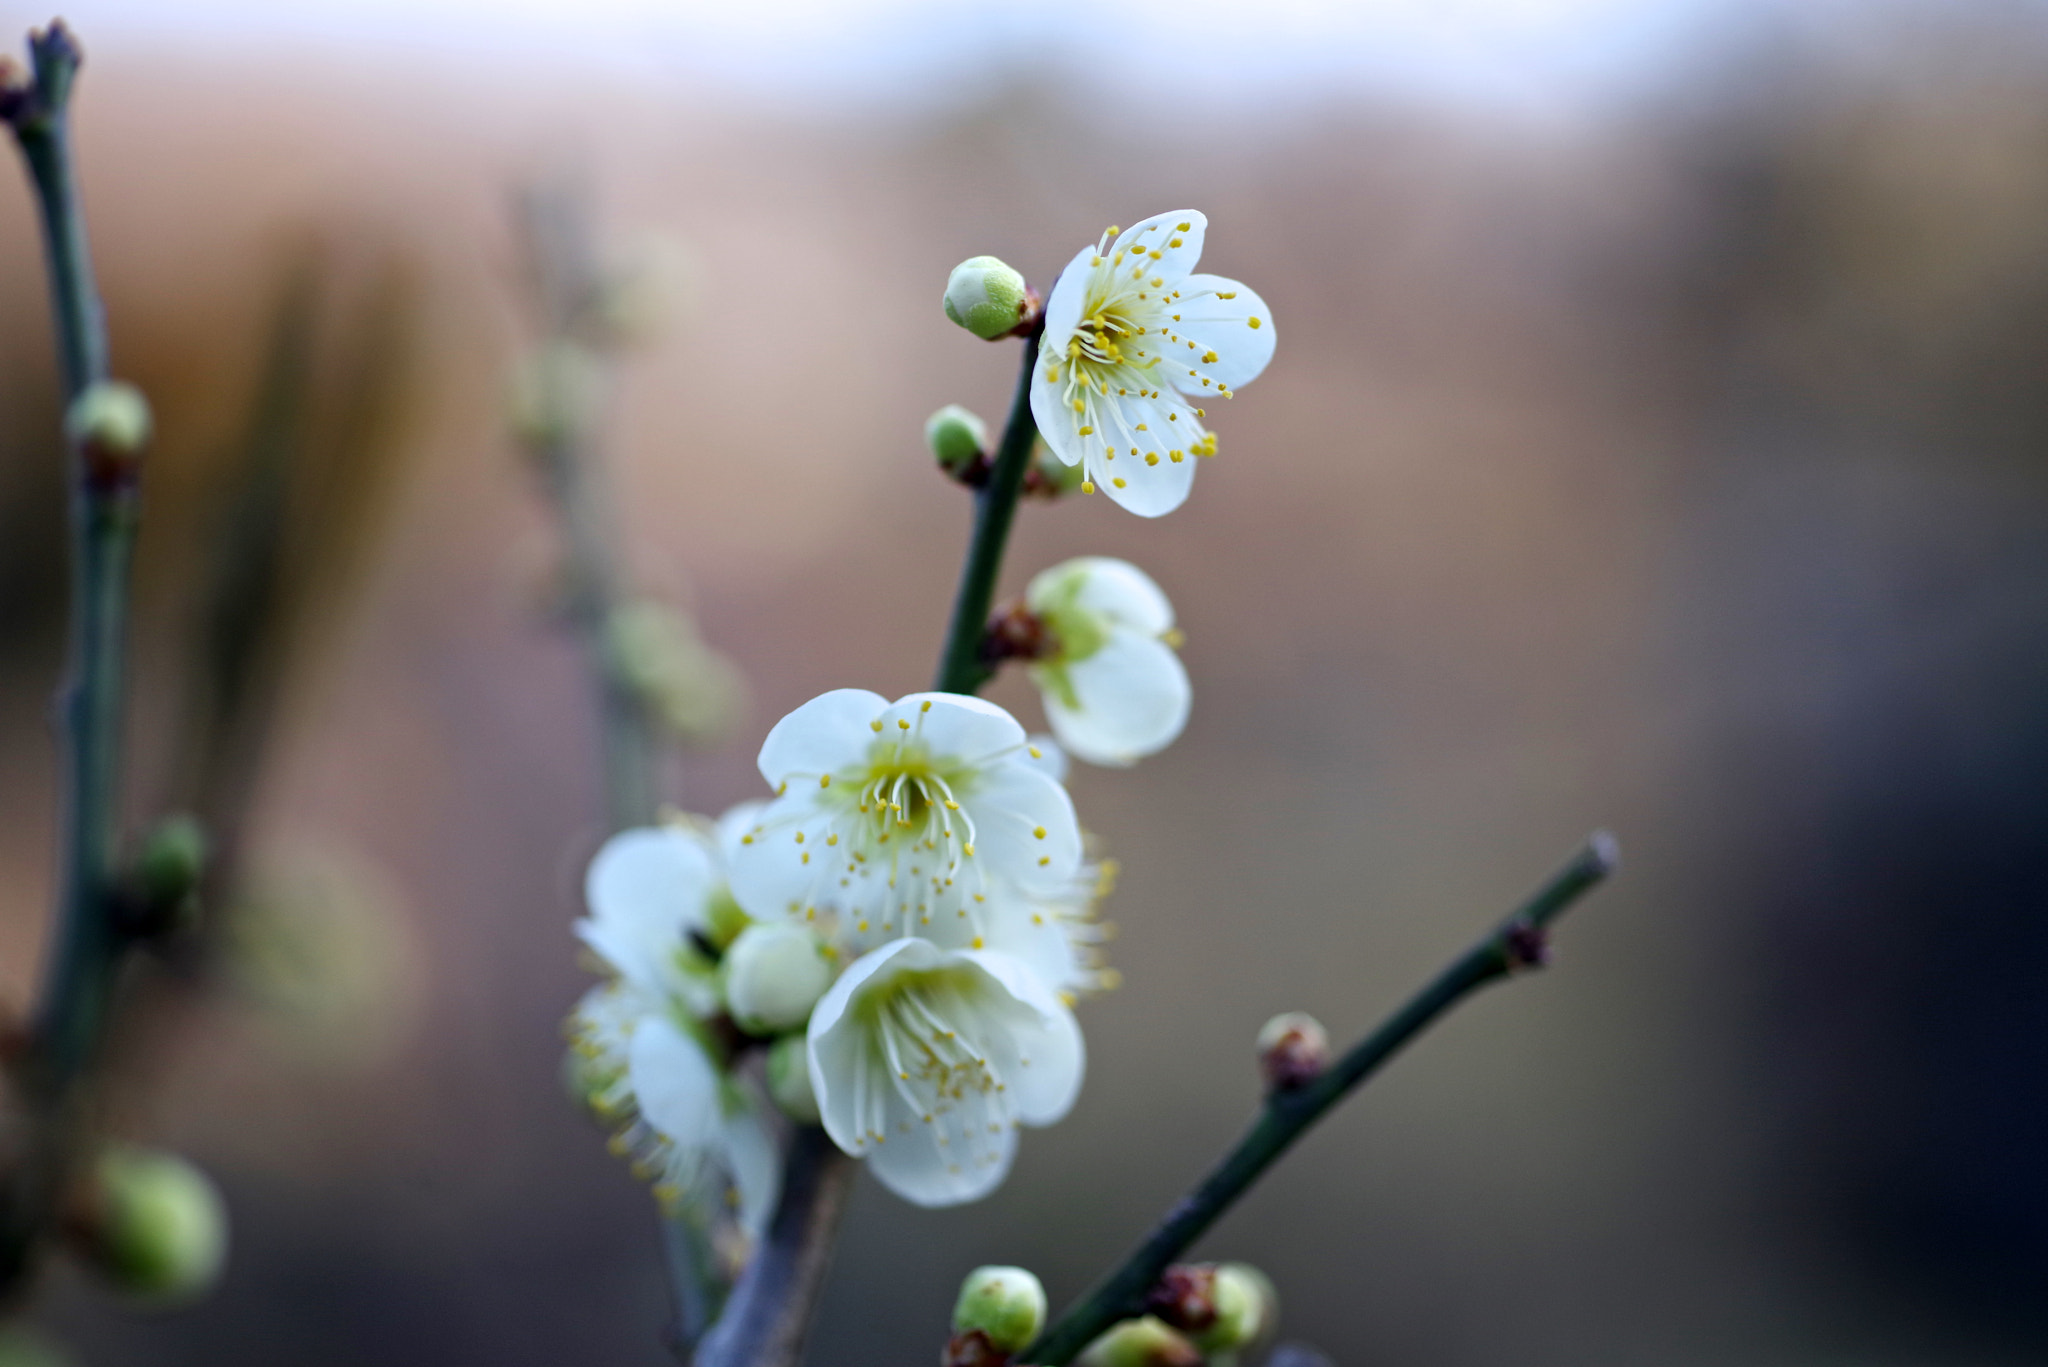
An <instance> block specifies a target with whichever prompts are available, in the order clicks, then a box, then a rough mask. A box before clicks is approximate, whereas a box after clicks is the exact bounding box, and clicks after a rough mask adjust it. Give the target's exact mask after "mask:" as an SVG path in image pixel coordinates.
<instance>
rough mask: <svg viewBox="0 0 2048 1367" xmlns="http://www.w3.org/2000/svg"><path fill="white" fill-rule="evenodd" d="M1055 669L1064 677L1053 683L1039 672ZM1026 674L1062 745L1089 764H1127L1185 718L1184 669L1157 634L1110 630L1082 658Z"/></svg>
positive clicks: (1176, 730)
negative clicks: (1040, 696) (1034, 683)
mask: <svg viewBox="0 0 2048 1367" xmlns="http://www.w3.org/2000/svg"><path fill="white" fill-rule="evenodd" d="M1055 670H1057V671H1058V672H1059V673H1061V674H1063V675H1064V678H1063V679H1061V680H1060V681H1059V685H1055V684H1054V683H1053V682H1052V681H1051V680H1050V679H1049V678H1046V677H1045V676H1047V675H1050V674H1051V673H1053V672H1054V671H1055ZM1031 672H1032V676H1033V678H1034V679H1036V680H1039V681H1040V682H1039V686H1040V687H1041V688H1042V689H1044V694H1045V696H1044V701H1045V715H1046V719H1047V720H1048V721H1050V722H1051V723H1052V729H1053V733H1054V734H1055V735H1057V736H1058V737H1059V738H1060V744H1062V745H1064V746H1065V747H1066V748H1067V749H1068V750H1069V751H1071V752H1073V754H1075V755H1076V756H1078V757H1079V758H1081V759H1084V760H1087V761H1088V762H1089V763H1090V764H1102V765H1111V766H1117V767H1122V766H1125V765H1129V764H1133V763H1135V762H1137V761H1138V760H1139V759H1142V758H1143V757H1144V756H1146V755H1151V754H1156V753H1158V752H1159V751H1161V750H1163V749H1165V748H1166V747H1167V746H1168V745H1170V744H1171V743H1172V742H1173V739H1174V738H1175V737H1176V736H1178V735H1180V733H1181V729H1182V728H1183V727H1185V726H1186V725H1187V722H1188V708H1189V705H1190V702H1191V700H1192V697H1193V690H1192V689H1191V688H1190V687H1189V684H1188V671H1187V667H1186V666H1185V665H1183V664H1182V663H1181V660H1180V656H1179V655H1178V654H1177V653H1175V651H1174V649H1173V647H1171V646H1169V645H1167V644H1166V643H1165V642H1164V641H1162V640H1160V639H1159V638H1158V637H1157V636H1156V635H1148V634H1146V633H1143V632H1136V631H1113V632H1111V633H1110V636H1109V640H1108V641H1107V642H1105V643H1104V644H1103V646H1102V648H1101V649H1100V650H1097V651H1096V652H1095V653H1093V654H1092V655H1089V656H1087V657H1086V658H1085V659H1081V660H1076V661H1073V662H1071V663H1067V664H1061V665H1056V666H1044V665H1039V666H1034V667H1033V668H1032V671H1031ZM1067 699H1072V700H1073V701H1074V702H1075V703H1078V704H1079V706H1074V707H1070V706H1068V705H1067V701H1066V700H1067Z"/></svg>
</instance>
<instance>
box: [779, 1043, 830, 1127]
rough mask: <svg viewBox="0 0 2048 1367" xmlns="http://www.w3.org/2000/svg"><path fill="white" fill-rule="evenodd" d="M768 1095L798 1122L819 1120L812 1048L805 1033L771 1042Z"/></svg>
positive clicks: (805, 1122)
mask: <svg viewBox="0 0 2048 1367" xmlns="http://www.w3.org/2000/svg"><path fill="white" fill-rule="evenodd" d="M768 1095H769V1096H770V1097H772V1098H774V1100H775V1104H776V1106H777V1107H778V1108H780V1109H781V1111H782V1113H783V1114H784V1115H786V1116H788V1117H789V1118H790V1119H791V1120H794V1121H795V1122H796V1123H797V1124H799V1125H815V1124H817V1123H818V1094H817V1092H816V1091H815V1090H813V1089H812V1087H811V1057H810V1049H809V1046H808V1045H807V1044H806V1042H805V1040H804V1037H803V1036H802V1035H800V1034H797V1035H784V1036H783V1037H782V1038H781V1039H778V1040H776V1041H775V1043H773V1044H771V1045H769V1046H768Z"/></svg>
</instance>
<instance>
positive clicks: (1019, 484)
mask: <svg viewBox="0 0 2048 1367" xmlns="http://www.w3.org/2000/svg"><path fill="white" fill-rule="evenodd" d="M1041 326H1043V324H1041ZM1038 338H1039V333H1038V331H1037V330H1033V331H1032V333H1031V334H1030V335H1029V336H1027V337H1026V338H1025V339H1024V363H1023V365H1022V366H1021V367H1020V368H1019V370H1018V372H1017V393H1016V395H1015V396H1014V397H1012V398H1011V400H1010V419H1009V421H1008V422H1007V423H1005V424H1004V425H1003V437H1002V440H1001V441H1000V442H998V443H997V445H996V458H995V464H994V465H993V467H992V468H991V469H990V470H989V476H988V483H987V484H984V485H983V486H982V487H981V488H980V489H978V490H976V491H975V495H974V536H973V539H972V540H971V541H969V542H968V545H967V560H966V562H965V563H964V564H963V565H962V566H961V567H960V589H959V592H958V593H957V594H955V595H954V598H953V622H952V625H951V626H950V627H949V628H947V631H946V645H945V649H944V650H943V651H942V652H941V653H940V655H939V677H938V680H937V682H935V683H934V684H933V685H932V687H933V688H934V689H936V690H938V691H939V692H942V693H973V692H975V691H976V690H978V689H979V688H980V687H981V686H982V685H983V684H985V683H987V682H988V680H989V677H990V676H991V675H992V674H994V673H995V670H994V669H992V668H990V666H989V664H988V661H987V660H985V659H983V658H982V650H981V645H982V637H983V636H984V635H985V634H986V633H987V631H988V615H989V608H990V606H991V605H992V604H993V603H994V601H995V593H996V579H997V577H998V576H999V575H1000V574H1001V573H1002V569H1003V548H1004V546H1005V545H1006V544H1007V543H1008V542H1009V539H1010V524H1011V522H1013V521H1015V520H1016V516H1017V498H1018V495H1019V494H1020V493H1021V492H1022V491H1023V488H1024V474H1025V472H1026V471H1028V470H1029V469H1030V468H1031V447H1032V443H1034V442H1035V441H1036V440H1037V439H1038V424H1037V423H1036V422H1035V421H1034V420H1033V419H1032V417H1031V368H1032V367H1033V366H1035V365H1037V364H1038Z"/></svg>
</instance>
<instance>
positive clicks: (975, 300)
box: [945, 256, 1031, 342]
mask: <svg viewBox="0 0 2048 1367" xmlns="http://www.w3.org/2000/svg"><path fill="white" fill-rule="evenodd" d="M1030 299H1031V297H1030V293H1029V291H1027V290H1026V289H1025V287H1024V277H1023V276H1021V275H1019V274H1018V273H1017V272H1016V271H1014V270H1012V269H1011V268H1010V267H1008V266H1006V265H1004V264H1003V263H1002V262H1000V261H998V260H996V258H994V257H993V256H971V257H969V258H967V260H965V261H962V262H961V263H960V264H959V265H957V266H955V267H953V274H952V275H951V276H949V277H947V280H946V297H945V305H946V316H947V317H948V318H951V319H952V320H953V321H954V322H956V323H958V324H959V325H960V326H961V327H964V328H966V329H967V330H968V331H969V332H971V333H973V334H974V335H975V336H977V337H979V338H981V339H982V340H984V341H990V342H992V341H994V340H995V339H996V338H998V337H1001V336H1003V335H1004V334H1005V333H1009V332H1014V331H1016V329H1017V325H1018V324H1019V323H1021V322H1023V321H1024V315H1025V314H1026V313H1027V312H1028V311H1029V309H1030V306H1031V303H1030Z"/></svg>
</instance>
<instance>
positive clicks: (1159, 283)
mask: <svg viewBox="0 0 2048 1367" xmlns="http://www.w3.org/2000/svg"><path fill="white" fill-rule="evenodd" d="M1165 283H1166V282H1165V281H1164V280H1156V279H1155V280H1154V281H1153V282H1152V288H1153V289H1155V290H1156V289H1158V288H1160V287H1161V286H1163V285H1164V284H1165Z"/></svg>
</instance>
